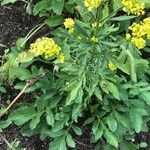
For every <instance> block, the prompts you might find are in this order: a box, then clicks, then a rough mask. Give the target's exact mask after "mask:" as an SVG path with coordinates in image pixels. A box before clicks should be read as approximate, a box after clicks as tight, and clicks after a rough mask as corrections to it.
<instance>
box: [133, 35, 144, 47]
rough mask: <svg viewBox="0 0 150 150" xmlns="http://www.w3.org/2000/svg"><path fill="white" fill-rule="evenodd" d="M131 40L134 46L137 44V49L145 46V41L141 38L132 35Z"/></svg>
mask: <svg viewBox="0 0 150 150" xmlns="http://www.w3.org/2000/svg"><path fill="white" fill-rule="evenodd" d="M131 42H132V43H133V44H135V46H137V47H138V48H139V49H142V48H144V47H145V45H146V41H145V40H144V39H143V38H137V37H133V38H132V39H131Z"/></svg>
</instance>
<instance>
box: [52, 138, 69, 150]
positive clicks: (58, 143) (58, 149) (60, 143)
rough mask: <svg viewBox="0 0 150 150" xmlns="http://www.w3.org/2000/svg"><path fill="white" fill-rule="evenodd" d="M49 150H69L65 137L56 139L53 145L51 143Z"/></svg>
mask: <svg viewBox="0 0 150 150" xmlns="http://www.w3.org/2000/svg"><path fill="white" fill-rule="evenodd" d="M49 150H67V148H66V142H65V136H62V137H59V138H56V139H55V140H54V141H53V142H52V143H50V145H49Z"/></svg>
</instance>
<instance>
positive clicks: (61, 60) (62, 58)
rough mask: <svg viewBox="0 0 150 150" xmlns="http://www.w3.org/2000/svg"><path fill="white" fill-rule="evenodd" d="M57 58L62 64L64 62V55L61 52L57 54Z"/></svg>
mask: <svg viewBox="0 0 150 150" xmlns="http://www.w3.org/2000/svg"><path fill="white" fill-rule="evenodd" d="M59 59H60V62H61V63H62V64H63V63H64V62H65V56H64V55H63V54H62V53H61V54H60V55H59Z"/></svg>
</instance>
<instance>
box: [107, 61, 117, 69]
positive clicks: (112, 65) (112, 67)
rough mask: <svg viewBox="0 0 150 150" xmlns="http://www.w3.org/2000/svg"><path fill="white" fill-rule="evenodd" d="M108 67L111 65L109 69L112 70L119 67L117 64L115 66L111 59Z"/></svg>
mask: <svg viewBox="0 0 150 150" xmlns="http://www.w3.org/2000/svg"><path fill="white" fill-rule="evenodd" d="M108 67H109V69H110V70H112V71H114V70H116V69H117V68H116V66H115V65H114V64H113V63H112V62H111V61H109V63H108Z"/></svg>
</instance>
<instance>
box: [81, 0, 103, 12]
mask: <svg viewBox="0 0 150 150" xmlns="http://www.w3.org/2000/svg"><path fill="white" fill-rule="evenodd" d="M101 2H102V0H84V5H85V6H86V7H87V9H88V11H92V10H93V9H95V8H97V7H99V5H100V4H101Z"/></svg>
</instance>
